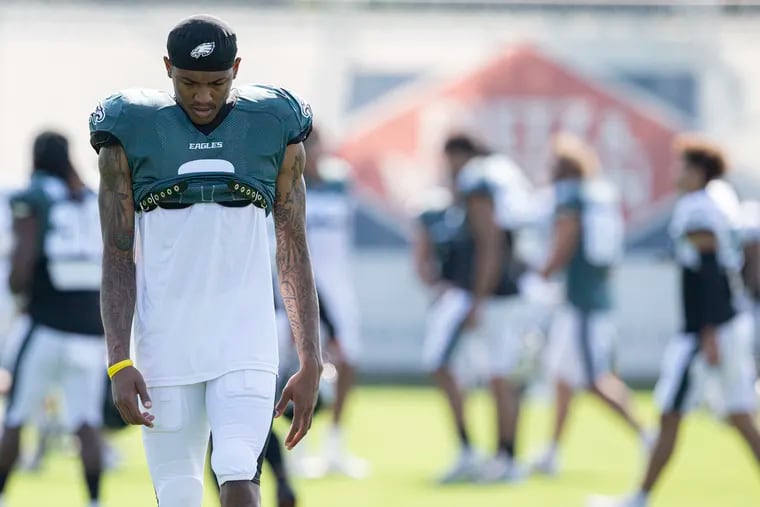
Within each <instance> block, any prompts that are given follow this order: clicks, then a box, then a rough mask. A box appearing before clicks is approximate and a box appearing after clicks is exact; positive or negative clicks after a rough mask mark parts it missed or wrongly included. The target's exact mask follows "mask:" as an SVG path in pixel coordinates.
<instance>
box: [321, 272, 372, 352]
mask: <svg viewBox="0 0 760 507" xmlns="http://www.w3.org/2000/svg"><path fill="white" fill-rule="evenodd" d="M324 278H326V279H324ZM317 292H318V293H319V313H320V317H321V318H320V320H321V321H322V335H323V336H325V337H326V336H327V333H328V329H326V324H327V322H329V323H330V325H331V326H332V327H333V328H334V334H335V336H334V338H335V339H336V340H337V341H338V344H339V345H340V349H341V352H342V353H343V356H344V357H345V359H346V361H348V362H349V363H350V364H356V362H357V361H358V359H359V354H360V353H361V340H360V336H359V333H360V329H359V326H360V324H359V311H358V307H357V301H356V293H355V291H354V290H353V287H352V286H351V284H350V282H349V281H347V280H332V281H331V280H330V277H324V276H323V278H318V279H317Z"/></svg>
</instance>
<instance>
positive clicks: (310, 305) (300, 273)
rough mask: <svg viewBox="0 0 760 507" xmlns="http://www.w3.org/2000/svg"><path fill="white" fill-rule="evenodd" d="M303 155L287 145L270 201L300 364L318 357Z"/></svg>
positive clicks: (282, 290) (282, 285) (300, 149)
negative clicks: (271, 202) (275, 187)
mask: <svg viewBox="0 0 760 507" xmlns="http://www.w3.org/2000/svg"><path fill="white" fill-rule="evenodd" d="M305 158H306V156H305V152H304V148H303V145H302V144H296V145H291V146H289V147H288V149H287V151H286V153H285V160H284V161H283V165H282V168H281V169H280V174H279V176H278V177H277V191H276V194H275V203H274V224H275V232H276V238H277V270H278V272H279V279H280V293H281V294H282V300H283V302H284V304H285V310H286V311H287V313H288V320H289V321H290V328H291V332H292V333H293V338H294V340H295V343H296V347H297V348H298V355H299V357H300V359H301V363H302V364H303V362H304V361H307V360H316V361H317V362H319V363H321V360H322V356H321V353H320V343H319V303H318V302H317V291H316V288H315V285H314V274H313V272H312V269H311V260H310V257H309V247H308V244H307V242H306V186H305V184H304V180H303V167H304V161H305Z"/></svg>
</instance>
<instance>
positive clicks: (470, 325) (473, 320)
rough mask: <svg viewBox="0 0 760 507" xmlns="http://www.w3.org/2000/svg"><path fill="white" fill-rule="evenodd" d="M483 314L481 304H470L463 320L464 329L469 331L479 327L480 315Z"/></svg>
mask: <svg viewBox="0 0 760 507" xmlns="http://www.w3.org/2000/svg"><path fill="white" fill-rule="evenodd" d="M482 313H483V304H482V303H481V302H475V303H473V304H472V307H471V308H470V311H469V312H467V316H466V317H465V319H464V329H466V330H468V331H471V330H473V329H475V328H476V327H478V326H479V325H480V319H481V315H482Z"/></svg>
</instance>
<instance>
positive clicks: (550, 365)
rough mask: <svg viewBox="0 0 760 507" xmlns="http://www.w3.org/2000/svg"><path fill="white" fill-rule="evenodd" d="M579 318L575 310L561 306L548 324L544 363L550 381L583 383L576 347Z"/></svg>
mask: <svg viewBox="0 0 760 507" xmlns="http://www.w3.org/2000/svg"><path fill="white" fill-rule="evenodd" d="M579 327H580V323H579V319H578V314H577V312H576V311H575V310H574V309H573V308H571V307H569V306H563V307H561V308H559V309H558V310H557V312H556V313H555V315H554V318H553V319H552V322H551V325H550V326H549V341H548V343H547V346H546V352H545V365H546V371H547V374H548V376H549V378H550V379H551V380H552V381H555V382H557V381H562V382H565V383H567V384H569V385H571V386H573V387H575V388H578V387H580V386H582V385H583V383H584V375H583V366H582V363H581V360H582V359H581V357H580V348H579V347H578V333H579Z"/></svg>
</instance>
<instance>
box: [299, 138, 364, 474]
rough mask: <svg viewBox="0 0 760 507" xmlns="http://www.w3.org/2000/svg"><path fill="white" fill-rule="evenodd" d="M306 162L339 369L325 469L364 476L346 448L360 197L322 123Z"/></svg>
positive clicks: (321, 284)
mask: <svg viewBox="0 0 760 507" xmlns="http://www.w3.org/2000/svg"><path fill="white" fill-rule="evenodd" d="M304 147H305V148H306V164H305V166H304V179H305V180H306V199H307V201H308V203H309V205H308V206H307V208H306V228H307V236H308V241H309V250H310V251H311V259H312V265H313V266H314V276H315V279H316V284H317V293H318V294H319V312H320V321H321V323H322V330H323V332H324V335H325V339H326V347H325V353H326V360H327V362H328V363H331V364H332V365H333V366H334V367H335V369H336V373H337V379H336V382H335V397H334V402H333V407H332V421H331V424H330V427H329V428H328V430H327V435H326V437H325V442H324V452H323V457H322V458H323V460H324V463H323V465H324V469H325V472H337V473H342V474H346V475H349V476H351V477H355V478H361V477H364V476H365V475H367V473H368V472H369V465H368V464H367V462H366V461H364V460H363V459H360V458H357V457H356V456H353V455H351V453H349V452H348V450H347V448H346V442H345V436H344V431H343V422H344V420H345V417H344V415H345V408H346V402H347V400H348V397H349V394H350V392H351V389H352V387H353V385H354V377H355V365H356V362H357V360H358V356H359V352H360V345H361V344H360V336H359V333H360V325H359V313H358V308H357V300H356V293H355V290H354V281H353V276H352V270H351V265H352V261H353V242H354V233H353V230H354V202H353V199H352V197H351V192H350V186H349V181H348V178H349V176H350V168H349V167H348V165H347V164H346V162H344V161H343V160H341V159H339V158H336V157H334V156H331V155H330V154H328V152H327V151H326V149H325V145H324V140H323V139H322V135H321V132H320V131H319V130H318V129H314V130H312V132H311V134H310V135H309V138H308V139H307V140H306V142H305V143H304Z"/></svg>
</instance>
